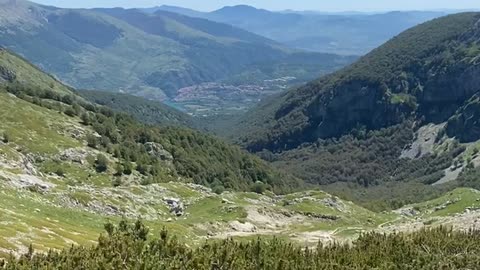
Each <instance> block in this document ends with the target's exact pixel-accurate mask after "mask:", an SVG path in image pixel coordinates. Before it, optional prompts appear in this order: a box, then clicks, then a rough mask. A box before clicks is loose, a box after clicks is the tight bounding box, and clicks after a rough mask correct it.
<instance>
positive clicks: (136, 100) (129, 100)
mask: <svg viewBox="0 0 480 270" xmlns="http://www.w3.org/2000/svg"><path fill="white" fill-rule="evenodd" d="M77 94H78V95H80V96H82V97H84V98H85V99H87V100H90V101H91V102H93V103H96V104H100V105H103V106H107V107H109V108H111V109H113V110H116V111H119V112H124V113H127V114H130V115H132V116H134V117H135V118H136V119H137V120H138V121H141V122H144V123H147V124H152V125H161V126H181V127H191V128H200V127H201V125H199V124H198V123H196V122H195V121H194V119H193V118H192V117H191V116H189V115H188V114H185V113H183V112H181V111H179V110H176V109H174V108H172V107H170V106H167V105H164V104H162V103H160V102H158V101H151V100H147V99H144V98H140V97H136V96H131V95H126V94H117V93H109V92H100V91H88V90H81V91H77Z"/></svg>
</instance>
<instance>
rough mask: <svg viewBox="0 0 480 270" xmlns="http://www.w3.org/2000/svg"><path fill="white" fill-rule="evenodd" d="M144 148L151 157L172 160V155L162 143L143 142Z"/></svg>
mask: <svg viewBox="0 0 480 270" xmlns="http://www.w3.org/2000/svg"><path fill="white" fill-rule="evenodd" d="M145 149H146V150H147V152H148V154H149V155H150V156H152V157H156V158H159V159H161V160H163V161H173V155H172V154H171V153H170V152H168V151H167V150H165V148H163V145H161V144H159V143H154V142H147V143H145Z"/></svg>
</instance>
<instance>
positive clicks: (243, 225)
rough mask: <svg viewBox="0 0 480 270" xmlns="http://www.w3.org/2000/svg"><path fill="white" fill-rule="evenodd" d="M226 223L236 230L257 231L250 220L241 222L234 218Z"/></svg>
mask: <svg viewBox="0 0 480 270" xmlns="http://www.w3.org/2000/svg"><path fill="white" fill-rule="evenodd" d="M228 225H229V226H230V228H231V229H232V230H234V231H236V232H246V233H254V232H256V231H257V227H256V226H255V225H253V224H252V223H250V222H245V223H241V222H239V221H238V220H235V221H232V222H230V223H229V224H228Z"/></svg>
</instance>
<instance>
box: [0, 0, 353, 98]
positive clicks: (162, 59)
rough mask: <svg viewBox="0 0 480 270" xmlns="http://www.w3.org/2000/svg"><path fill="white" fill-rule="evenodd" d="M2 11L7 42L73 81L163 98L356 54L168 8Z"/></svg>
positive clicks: (19, 2) (300, 70)
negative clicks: (295, 44)
mask: <svg viewBox="0 0 480 270" xmlns="http://www.w3.org/2000/svg"><path fill="white" fill-rule="evenodd" d="M0 14H2V19H1V21H0V45H2V46H3V47H6V48H9V49H11V50H13V51H15V52H16V53H18V54H20V55H22V56H24V57H25V58H27V59H29V60H30V61H32V62H33V63H35V64H37V65H38V66H40V67H41V68H42V69H43V70H45V71H47V72H49V73H52V74H54V75H55V76H56V77H57V78H59V79H60V80H62V81H63V82H65V83H66V84H68V85H71V86H73V87H75V88H79V89H95V90H103V91H111V92H122V93H129V94H134V95H137V96H142V97H146V98H149V99H156V100H171V99H173V98H175V96H176V95H177V91H178V90H179V89H180V88H183V87H188V86H193V85H197V84H200V83H205V82H216V81H221V82H222V83H229V82H231V81H232V80H238V77H247V78H252V81H254V80H257V81H261V82H263V80H269V79H277V78H280V77H284V76H291V77H295V78H296V83H299V82H305V81H307V80H309V79H313V78H314V77H317V76H319V75H321V74H325V73H328V72H330V71H332V70H335V69H337V68H340V67H342V66H343V65H345V64H347V63H349V62H350V61H351V60H352V59H353V58H351V57H342V56H337V55H333V54H319V53H309V52H302V51H299V50H293V49H289V48H287V47H285V46H283V45H280V44H279V43H277V42H275V41H272V40H269V39H267V38H264V37H261V36H258V35H255V34H252V33H249V32H247V31H245V30H242V29H239V28H236V27H233V26H230V25H226V24H222V23H216V22H213V21H209V20H205V19H199V18H191V17H186V16H184V15H179V14H176V13H171V12H164V11H161V12H158V13H156V14H146V13H145V12H141V11H138V10H135V9H131V10H125V9H96V10H85V9H60V8H55V7H47V6H42V5H38V4H34V3H32V2H27V1H23V0H2V1H1V2H0ZM267 63H268V68H264V67H265V66H266V64H267Z"/></svg>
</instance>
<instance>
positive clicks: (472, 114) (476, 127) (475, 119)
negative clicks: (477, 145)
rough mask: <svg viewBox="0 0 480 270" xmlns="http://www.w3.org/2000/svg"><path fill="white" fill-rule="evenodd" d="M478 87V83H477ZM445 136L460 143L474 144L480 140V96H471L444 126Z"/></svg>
mask: <svg viewBox="0 0 480 270" xmlns="http://www.w3.org/2000/svg"><path fill="white" fill-rule="evenodd" d="M479 85H480V83H479ZM446 132H447V135H448V136H450V137H456V138H457V139H458V140H460V141H461V142H474V141H477V140H479V139H480V95H479V94H476V95H475V96H473V97H472V98H471V99H470V100H469V101H468V102H467V103H466V104H465V105H464V106H463V107H461V108H460V109H459V110H458V111H457V112H456V114H455V115H454V116H452V117H451V118H450V119H449V120H448V123H447V126H446Z"/></svg>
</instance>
